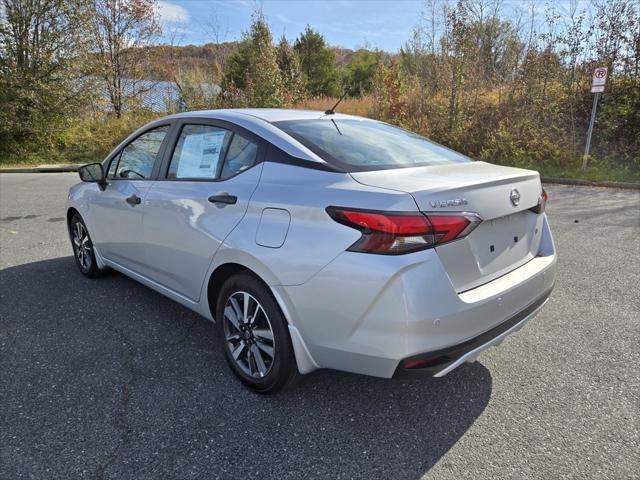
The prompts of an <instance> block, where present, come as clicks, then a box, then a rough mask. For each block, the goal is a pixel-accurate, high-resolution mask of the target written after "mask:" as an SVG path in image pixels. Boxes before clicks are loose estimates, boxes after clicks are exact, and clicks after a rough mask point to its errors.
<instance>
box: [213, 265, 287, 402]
mask: <svg viewBox="0 0 640 480" xmlns="http://www.w3.org/2000/svg"><path fill="white" fill-rule="evenodd" d="M215 318H216V323H217V326H218V333H219V337H220V343H221V345H222V348H223V350H224V355H225V358H226V360H227V363H228V364H229V367H230V368H231V370H232V371H233V373H235V375H236V376H237V377H238V378H239V379H240V380H241V381H242V382H243V383H244V384H245V385H247V386H248V387H250V388H251V389H253V390H255V391H256V392H259V393H263V394H269V393H276V392H278V391H280V390H282V389H283V388H286V387H287V386H289V385H291V384H292V383H293V380H294V379H295V378H296V376H297V374H298V368H297V365H296V360H295V355H294V352H293V346H292V345H291V337H290V336H289V328H288V325H287V321H286V319H285V318H284V315H283V314H282V311H281V310H280V307H279V306H278V303H277V302H276V300H275V299H274V298H273V295H272V294H271V292H270V291H269V289H268V287H267V286H266V285H265V284H264V283H263V282H262V281H261V280H260V279H259V278H257V277H256V276H254V275H252V274H251V273H249V272H240V273H237V274H235V275H233V276H231V277H229V278H228V279H227V280H226V281H225V282H224V284H223V285H222V288H221V289H220V294H219V295H218V299H217V303H216V315H215Z"/></svg>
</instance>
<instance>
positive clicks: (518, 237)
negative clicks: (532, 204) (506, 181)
mask: <svg viewBox="0 0 640 480" xmlns="http://www.w3.org/2000/svg"><path fill="white" fill-rule="evenodd" d="M535 228H536V215H535V214H532V213H531V212H528V211H524V212H517V213H514V214H511V215H507V216H504V217H500V218H494V219H492V220H487V221H484V222H483V223H482V224H480V226H479V227H478V228H477V229H476V231H474V232H473V234H472V235H470V238H469V241H470V246H471V248H472V250H473V252H474V255H475V257H476V260H477V262H478V266H479V267H480V269H481V270H487V269H489V270H490V271H496V270H499V269H502V268H505V267H508V266H509V265H511V264H514V263H517V262H518V261H519V260H521V259H523V258H525V257H527V256H528V255H529V254H530V253H531V247H532V245H531V243H532V234H533V233H534V232H535ZM485 273H489V272H488V271H486V272H485Z"/></svg>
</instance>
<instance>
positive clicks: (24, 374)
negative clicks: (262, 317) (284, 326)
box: [0, 174, 640, 480]
mask: <svg viewBox="0 0 640 480" xmlns="http://www.w3.org/2000/svg"><path fill="white" fill-rule="evenodd" d="M76 181H77V175H75V174H2V175H0V241H1V244H0V268H1V269H2V270H1V271H0V315H1V319H0V478H2V479H21V478H35V479H54V478H55V479H76V478H92V479H136V480H138V479H158V478H162V479H173V478H175V479H187V478H194V479H210V478H260V479H267V478H278V479H284V478H292V479H299V478H366V479H390V478H394V479H396V478H397V479H418V478H422V477H426V478H437V479H461V478H470V479H471V478H473V479H478V478H515V479H525V478H539V479H543V478H544V479H551V478H597V479H603V478H611V479H627V478H640V477H639V473H638V472H640V456H639V455H638V452H640V420H639V417H640V369H639V366H640V286H639V285H640V192H638V191H635V192H634V191H622V190H608V189H595V188H587V187H565V186H557V185H556V186H548V187H547V189H548V191H549V194H550V203H549V206H548V213H549V217H550V222H551V226H552V229H553V233H554V235H555V240H556V246H557V248H558V252H559V274H558V278H557V285H556V290H555V291H554V293H553V295H552V298H551V300H550V302H549V303H548V304H547V306H546V307H545V309H544V310H543V311H542V313H541V314H540V315H539V316H538V318H537V319H536V320H535V321H534V322H532V323H530V324H529V325H528V326H526V327H525V328H524V329H523V330H521V331H520V332H518V333H517V334H515V335H513V336H511V337H510V338H508V339H507V340H506V341H505V342H504V343H503V344H502V345H501V346H500V347H499V348H498V349H491V350H489V351H487V352H485V353H484V354H483V355H482V356H481V357H480V359H479V361H478V362H476V363H474V364H466V365H464V366H462V367H461V368H459V369H457V370H455V371H454V372H453V373H451V374H449V375H448V376H446V377H444V378H442V379H433V378H423V377H417V378H416V377H411V378H399V379H393V380H383V379H376V378H368V377H363V376H358V375H350V374H345V373H339V372H332V371H318V372H315V373H313V374H311V375H309V376H308V377H306V378H305V379H304V381H302V382H301V383H300V384H299V385H297V386H296V387H295V388H294V389H293V390H291V391H289V392H286V393H284V394H281V395H278V396H271V397H264V396H259V395H256V394H253V393H251V392H249V391H248V390H246V389H244V388H243V387H242V386H241V385H240V384H239V383H238V382H237V381H236V380H235V379H234V378H233V377H232V374H231V373H230V371H229V370H228V369H227V367H226V365H224V361H223V357H222V353H221V352H220V351H218V349H217V348H216V343H215V335H216V332H215V328H214V326H213V324H211V323H209V322H208V321H206V320H205V319H203V318H200V317H198V316H196V315H195V314H194V313H191V312H190V311H188V310H186V309H185V308H183V307H181V306H179V305H177V304H175V303H173V302H172V301H170V300H168V299H166V298H164V297H162V296H160V295H159V294H157V293H155V292H153V291H151V290H149V289H148V288H146V287H143V286H141V285H139V284H137V283H136V282H134V281H132V280H130V279H128V278H127V277H125V276H123V275H120V274H116V273H113V274H110V275H108V276H106V277H104V278H102V279H99V280H88V279H85V278H84V277H82V276H81V275H80V274H79V273H78V272H77V271H76V267H75V264H74V261H73V258H72V257H71V247H70V245H69V242H68V240H67V237H66V227H65V222H64V215H65V212H64V208H63V207H64V202H65V198H66V191H67V189H68V187H69V186H70V185H71V184H73V183H75V182H76Z"/></svg>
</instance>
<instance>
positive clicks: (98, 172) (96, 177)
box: [78, 163, 107, 190]
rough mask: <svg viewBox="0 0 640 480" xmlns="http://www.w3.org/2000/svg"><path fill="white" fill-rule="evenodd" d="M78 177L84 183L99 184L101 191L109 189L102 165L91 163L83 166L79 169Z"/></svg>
mask: <svg viewBox="0 0 640 480" xmlns="http://www.w3.org/2000/svg"><path fill="white" fill-rule="evenodd" d="M78 175H80V180H82V181H83V182H93V183H97V184H98V186H99V187H100V189H101V190H104V189H105V188H106V187H107V181H106V180H105V178H104V169H103V168H102V164H101V163H90V164H88V165H83V166H82V167H80V168H79V169H78Z"/></svg>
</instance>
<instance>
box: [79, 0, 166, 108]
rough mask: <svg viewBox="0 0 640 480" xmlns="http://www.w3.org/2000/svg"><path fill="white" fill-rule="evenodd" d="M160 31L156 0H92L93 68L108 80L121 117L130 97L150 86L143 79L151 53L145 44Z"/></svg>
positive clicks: (110, 98) (112, 101) (113, 106)
mask: <svg viewBox="0 0 640 480" xmlns="http://www.w3.org/2000/svg"><path fill="white" fill-rule="evenodd" d="M160 33H161V28H160V23H159V21H158V8H157V4H156V0H92V7H91V9H90V34H91V37H92V44H93V47H94V52H93V55H92V56H91V59H92V64H93V65H92V67H93V68H92V70H93V72H94V73H95V74H96V75H97V76H98V77H99V78H100V79H102V80H103V81H104V83H105V86H106V90H107V93H108V95H109V101H110V103H111V108H112V110H113V112H114V113H115V114H116V116H117V117H120V116H121V115H122V112H123V109H124V108H125V107H126V104H127V102H128V101H129V100H130V99H132V98H135V97H137V96H139V95H140V94H141V93H143V92H144V91H145V90H147V89H148V88H150V87H149V85H148V83H146V84H145V83H144V82H140V80H143V79H144V76H145V72H144V69H143V65H144V64H145V63H146V61H147V59H148V56H149V55H150V50H149V49H147V48H143V47H144V46H146V45H148V44H150V43H151V42H152V41H153V40H154V39H155V38H156V37H157V36H158V35H159V34H160Z"/></svg>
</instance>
